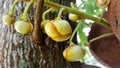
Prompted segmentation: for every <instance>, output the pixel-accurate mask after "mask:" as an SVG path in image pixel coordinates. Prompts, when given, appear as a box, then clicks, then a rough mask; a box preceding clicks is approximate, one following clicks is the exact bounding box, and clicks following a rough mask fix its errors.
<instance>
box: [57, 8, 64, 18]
mask: <svg viewBox="0 0 120 68" xmlns="http://www.w3.org/2000/svg"><path fill="white" fill-rule="evenodd" d="M64 9H65V8H64V7H63V8H61V9H60V11H59V13H58V16H57V18H56V19H58V20H59V19H61V17H62V12H63V10H64Z"/></svg>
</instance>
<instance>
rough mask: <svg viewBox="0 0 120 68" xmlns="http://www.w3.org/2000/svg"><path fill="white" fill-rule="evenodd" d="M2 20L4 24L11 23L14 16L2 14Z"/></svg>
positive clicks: (13, 20)
mask: <svg viewBox="0 0 120 68" xmlns="http://www.w3.org/2000/svg"><path fill="white" fill-rule="evenodd" d="M2 21H3V23H5V24H6V25H11V24H13V23H14V22H15V18H14V17H13V16H10V15H3V16H2Z"/></svg>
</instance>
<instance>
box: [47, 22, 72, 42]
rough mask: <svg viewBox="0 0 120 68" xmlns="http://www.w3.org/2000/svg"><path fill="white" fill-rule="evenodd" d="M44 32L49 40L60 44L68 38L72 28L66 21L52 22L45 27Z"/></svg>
mask: <svg viewBox="0 0 120 68" xmlns="http://www.w3.org/2000/svg"><path fill="white" fill-rule="evenodd" d="M45 32H46V34H47V35H48V36H49V37H50V38H51V39H53V40H55V41H58V42H61V41H65V40H67V39H69V38H70V36H71V34H72V28H71V26H70V24H69V23H68V22H67V21H66V20H54V21H51V22H49V23H47V24H46V25H45Z"/></svg>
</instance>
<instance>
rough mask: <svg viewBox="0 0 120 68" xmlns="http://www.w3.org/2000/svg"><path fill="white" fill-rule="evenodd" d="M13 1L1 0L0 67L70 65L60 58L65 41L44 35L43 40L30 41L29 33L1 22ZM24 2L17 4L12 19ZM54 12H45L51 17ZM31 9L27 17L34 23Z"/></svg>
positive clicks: (59, 0) (64, 67) (55, 67)
mask: <svg viewBox="0 0 120 68" xmlns="http://www.w3.org/2000/svg"><path fill="white" fill-rule="evenodd" d="M13 1H14V0H1V2H0V7H1V8H2V9H1V10H0V29H1V30H0V44H1V45H0V57H1V60H0V61H1V67H2V68H71V64H70V63H68V62H67V61H65V60H64V58H63V56H62V52H63V50H64V48H65V46H66V44H67V43H66V42H62V43H58V42H55V41H53V40H51V39H50V38H48V37H47V36H46V35H44V41H45V42H43V43H42V44H41V43H36V42H33V41H32V38H31V34H28V35H21V34H19V33H18V32H16V31H15V29H14V26H13V25H12V26H6V25H5V24H3V22H2V21H1V17H2V15H3V14H6V13H7V12H8V10H9V9H10V8H11V5H12V4H13ZM70 1H72V0H69V1H65V0H54V2H57V3H60V4H65V5H69V2H70ZM25 6H26V3H22V2H21V3H19V4H18V6H17V7H16V8H15V9H16V11H15V12H16V13H15V15H16V18H17V20H19V15H20V14H21V13H22V12H23V10H24V8H25ZM65 14H66V13H65ZM54 15H55V16H57V13H54V14H51V15H49V16H50V18H51V19H53V18H55V16H54ZM34 16H35V8H34V7H31V8H30V11H29V18H30V19H31V21H32V22H34V21H33V20H34Z"/></svg>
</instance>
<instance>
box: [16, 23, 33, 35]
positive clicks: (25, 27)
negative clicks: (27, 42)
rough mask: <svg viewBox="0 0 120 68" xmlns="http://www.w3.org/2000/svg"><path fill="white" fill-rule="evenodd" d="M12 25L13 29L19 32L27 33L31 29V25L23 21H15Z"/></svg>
mask: <svg viewBox="0 0 120 68" xmlns="http://www.w3.org/2000/svg"><path fill="white" fill-rule="evenodd" d="M14 27H15V30H16V31H17V32H19V33H21V34H28V33H30V32H31V31H32V30H33V25H32V24H31V23H30V22H25V21H16V22H15V24H14Z"/></svg>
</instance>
